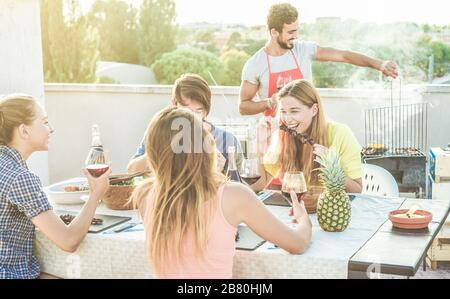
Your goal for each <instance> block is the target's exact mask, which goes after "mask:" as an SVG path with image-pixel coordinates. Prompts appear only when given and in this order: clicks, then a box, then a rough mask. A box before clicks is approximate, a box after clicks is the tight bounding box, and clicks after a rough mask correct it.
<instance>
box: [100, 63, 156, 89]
mask: <svg viewBox="0 0 450 299" xmlns="http://www.w3.org/2000/svg"><path fill="white" fill-rule="evenodd" d="M95 75H96V76H97V78H98V79H100V82H104V83H106V82H107V83H116V84H139V85H146V84H157V83H158V82H157V81H156V78H155V74H154V73H153V71H152V70H151V69H150V68H148V67H145V66H143V65H137V64H128V63H119V62H108V61H100V62H98V63H97V70H96V72H95Z"/></svg>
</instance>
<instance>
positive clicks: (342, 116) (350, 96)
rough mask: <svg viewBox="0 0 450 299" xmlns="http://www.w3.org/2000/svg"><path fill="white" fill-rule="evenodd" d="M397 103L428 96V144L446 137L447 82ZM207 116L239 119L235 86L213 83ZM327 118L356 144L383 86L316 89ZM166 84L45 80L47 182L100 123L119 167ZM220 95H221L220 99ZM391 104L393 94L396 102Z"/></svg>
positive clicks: (78, 164)
mask: <svg viewBox="0 0 450 299" xmlns="http://www.w3.org/2000/svg"><path fill="white" fill-rule="evenodd" d="M405 90H406V91H404V93H403V96H402V103H403V104H404V103H410V102H421V101H423V100H426V101H430V102H431V103H432V105H433V107H432V108H431V109H430V112H429V132H430V133H429V142H428V145H429V146H430V145H431V146H442V145H444V144H446V143H447V142H448V141H450V135H449V134H448V133H447V131H446V130H443V128H449V127H450V118H449V117H447V116H448V115H449V114H450V86H447V87H446V86H438V87H436V86H430V87H427V86H419V87H411V88H405ZM212 92H213V105H212V106H213V107H212V111H211V113H210V117H209V119H210V120H214V121H220V122H225V121H226V118H227V116H229V117H231V118H233V119H235V120H237V121H240V122H244V121H255V120H256V118H255V117H241V116H240V115H239V111H238V92H239V89H238V88H237V87H213V88H212ZM319 93H320V94H321V96H322V99H323V102H324V106H325V107H324V109H325V111H326V114H327V115H328V117H329V118H331V119H333V120H335V121H338V122H342V123H346V124H347V125H349V126H350V128H351V129H352V130H353V132H354V133H355V135H356V137H357V139H358V140H359V142H360V143H361V144H365V140H364V135H365V134H364V132H365V128H364V110H365V109H367V108H375V107H385V106H389V105H390V91H389V90H344V89H319ZM170 94H171V86H123V85H120V86H119V85H72V84H71V85H61V84H46V88H45V96H46V103H47V105H46V106H47V112H48V114H49V117H50V121H51V123H52V125H53V126H54V127H55V129H56V132H55V134H54V136H53V137H52V139H51V141H50V151H49V152H50V158H49V167H50V181H51V182H56V181H60V180H63V179H66V178H70V177H74V176H78V175H80V174H81V172H80V169H81V168H82V167H83V162H84V160H85V158H86V157H85V156H86V154H87V152H88V149H89V146H90V138H91V137H90V126H91V125H92V124H94V123H98V124H99V125H100V129H101V133H102V139H103V144H104V146H105V148H106V149H108V150H109V151H110V156H111V160H112V162H113V169H114V172H123V171H125V169H126V165H127V162H128V160H129V158H130V157H131V156H132V155H133V154H134V152H135V150H136V147H137V145H138V144H139V142H140V140H141V138H142V136H143V133H144V131H145V128H146V127H147V124H148V122H149V120H150V119H151V117H152V116H153V115H154V114H155V113H156V112H157V111H159V110H160V109H162V108H163V107H165V106H166V105H167V104H168V103H169V101H170ZM224 96H225V98H224ZM394 104H397V98H396V102H395V103H394Z"/></svg>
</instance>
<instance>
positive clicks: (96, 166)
mask: <svg viewBox="0 0 450 299" xmlns="http://www.w3.org/2000/svg"><path fill="white" fill-rule="evenodd" d="M85 166H86V169H87V170H88V171H89V173H90V174H91V175H92V176H93V177H99V176H101V175H102V174H104V173H105V172H106V171H107V170H108V169H109V162H108V160H107V159H106V154H105V152H104V151H103V149H102V148H98V147H92V148H91V149H90V150H89V153H88V156H87V158H86V162H85Z"/></svg>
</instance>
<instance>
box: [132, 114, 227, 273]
mask: <svg viewBox="0 0 450 299" xmlns="http://www.w3.org/2000/svg"><path fill="white" fill-rule="evenodd" d="M179 120H183V121H184V122H185V123H187V124H189V126H190V128H182V129H181V128H180V127H178V126H175V127H176V129H174V125H173V124H174V122H176V121H179ZM186 129H188V130H191V131H188V132H189V134H188V139H189V138H190V140H187V142H188V143H189V144H190V145H189V147H188V151H187V152H186V151H185V152H181V153H176V151H174V149H173V144H180V141H182V140H181V139H182V138H183V137H182V136H183V134H182V132H183V130H186ZM196 130H197V132H201V137H202V138H201V141H202V142H205V140H206V142H205V143H208V144H209V145H211V146H213V147H215V141H214V138H213V137H212V135H211V134H210V133H209V132H208V131H207V130H205V129H204V128H203V125H202V122H201V120H200V119H198V117H197V116H195V115H194V113H192V112H191V111H189V110H187V109H184V108H177V107H169V108H166V109H164V110H163V111H161V112H160V113H159V114H158V115H156V116H155V117H154V118H153V119H152V121H151V122H150V125H149V127H148V129H147V141H146V154H147V159H148V163H149V166H150V169H151V171H152V173H153V175H154V177H153V178H152V179H151V180H150V181H147V182H145V183H143V184H141V185H140V186H139V187H138V188H137V189H136V191H135V192H134V194H133V196H132V199H133V201H134V202H135V204H136V205H137V206H139V205H140V203H141V202H142V200H143V199H145V198H146V197H147V196H148V193H149V191H150V190H152V191H153V197H152V198H153V204H152V206H151V207H147V211H149V212H150V214H149V215H147V217H146V221H145V223H144V225H145V227H146V231H147V238H146V239H147V248H148V253H149V255H150V258H151V261H152V265H153V269H154V271H155V273H156V275H161V274H163V273H164V265H167V264H173V263H175V264H177V265H182V264H183V259H182V251H183V240H184V238H185V237H186V236H187V234H189V236H193V238H194V249H195V251H196V252H197V253H198V257H203V256H204V252H205V248H206V245H207V241H208V240H207V237H208V215H209V214H208V213H212V211H213V209H214V208H215V207H217V206H216V204H217V202H216V201H214V200H215V199H216V198H217V197H216V195H217V191H218V189H219V187H220V185H221V184H223V183H224V182H225V180H226V179H225V177H224V176H223V175H222V174H221V173H220V172H219V171H218V170H217V162H216V161H217V154H216V151H215V150H209V151H205V150H203V146H202V151H200V152H199V151H198V148H197V151H196V150H195V148H194V147H195V144H194V143H195V142H199V141H198V140H195V138H197V139H198V136H197V137H194V136H195V133H194V132H195V131H196ZM184 137H186V135H184ZM182 142H186V140H183V141H182ZM197 146H198V144H197ZM206 202H210V205H209V207H210V208H211V209H210V210H209V211H206V213H207V214H205V203H206ZM191 234H192V235H191Z"/></svg>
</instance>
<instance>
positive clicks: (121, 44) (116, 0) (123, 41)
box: [87, 0, 139, 64]
mask: <svg viewBox="0 0 450 299" xmlns="http://www.w3.org/2000/svg"><path fill="white" fill-rule="evenodd" d="M87 17H88V20H89V23H90V24H91V25H92V26H93V27H95V28H96V29H97V30H98V33H99V36H100V48H99V51H100V59H101V60H104V61H117V62H124V63H134V64H137V63H139V46H138V32H137V10H136V9H135V8H133V7H132V6H130V5H128V4H127V3H125V2H124V1H123V0H97V1H96V2H95V3H94V5H93V6H92V8H91V10H90V12H89V14H88V16H87Z"/></svg>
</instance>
